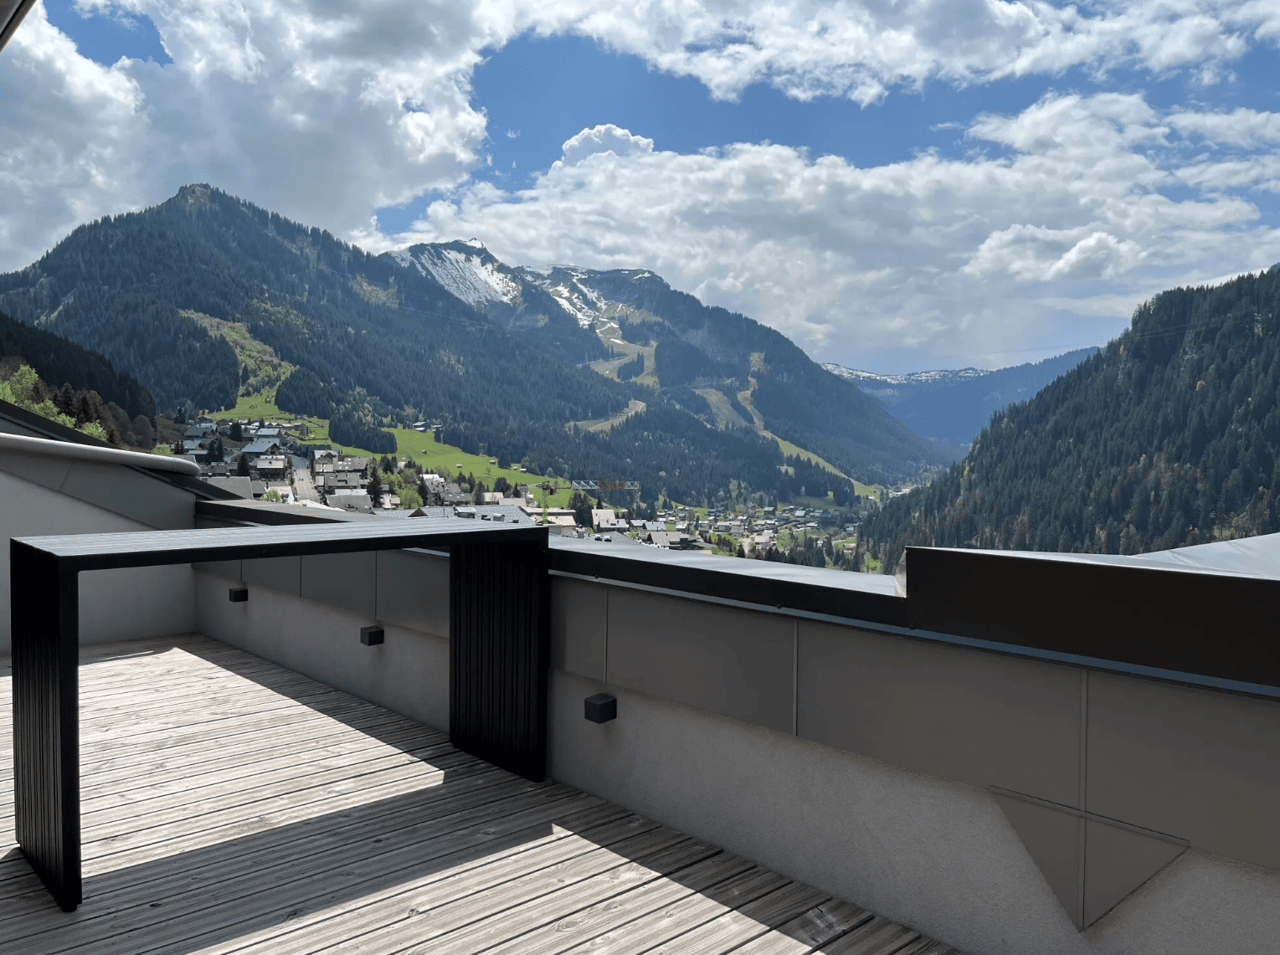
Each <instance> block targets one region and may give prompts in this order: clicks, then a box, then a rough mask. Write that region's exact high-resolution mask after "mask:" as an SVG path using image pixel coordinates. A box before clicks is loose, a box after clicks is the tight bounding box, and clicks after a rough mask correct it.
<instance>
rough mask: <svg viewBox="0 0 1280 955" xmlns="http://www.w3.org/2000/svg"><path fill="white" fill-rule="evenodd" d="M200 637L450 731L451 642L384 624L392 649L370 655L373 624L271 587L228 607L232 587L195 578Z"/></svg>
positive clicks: (385, 645)
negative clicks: (364, 636)
mask: <svg viewBox="0 0 1280 955" xmlns="http://www.w3.org/2000/svg"><path fill="white" fill-rule="evenodd" d="M195 589H196V601H195V603H196V610H197V613H196V629H198V630H199V631H201V632H202V633H205V634H206V635H208V636H210V637H213V638H215V639H218V640H222V641H223V642H224V643H229V644H231V645H232V646H235V647H239V648H240V649H242V650H248V651H249V652H250V653H255V654H257V655H258V656H260V657H263V658H264V659H267V660H271V661H273V662H275V663H279V664H281V665H282V666H286V667H289V668H290V669H291V670H296V671H297V672H299V673H302V674H305V675H306V676H310V677H313V678H314V679H317V680H320V681H321V682H323V683H327V684H328V685H330V686H333V687H336V688H338V689H340V690H345V691H347V692H348V693H352V694H354V695H356V696H358V697H360V698H362V699H365V700H369V701H370V702H373V703H377V704H379V705H381V706H385V707H387V708H388V709H391V710H394V711H395V712H397V713H402V714H404V715H405V716H408V717H411V718H413V719H415V720H418V721H419V722H422V723H425V724H427V725H428V726H434V727H437V728H439V729H448V726H449V642H448V640H443V639H441V638H439V637H436V636H433V635H430V634H425V633H420V632H418V631H415V630H409V629H407V628H404V627H397V626H394V625H389V624H383V628H384V630H385V631H386V642H385V643H383V644H382V645H381V646H375V647H367V646H365V645H364V644H362V643H361V642H360V628H361V627H367V626H369V625H371V624H373V623H374V620H373V619H372V617H371V616H364V615H360V614H354V613H350V612H348V611H344V610H339V609H335V608H334V607H332V606H326V605H324V604H322V603H318V602H316V601H312V600H307V599H303V598H300V597H296V596H291V595H289V594H284V593H280V592H278V591H273V590H269V589H267V588H265V587H260V588H257V589H252V588H251V589H250V594H249V600H248V601H246V602H245V603H238V604H233V603H231V602H230V601H228V600H227V583H226V579H225V578H222V577H218V576H215V575H212V574H205V573H198V574H196V585H195Z"/></svg>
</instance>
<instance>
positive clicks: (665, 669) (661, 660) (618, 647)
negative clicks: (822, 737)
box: [607, 587, 795, 733]
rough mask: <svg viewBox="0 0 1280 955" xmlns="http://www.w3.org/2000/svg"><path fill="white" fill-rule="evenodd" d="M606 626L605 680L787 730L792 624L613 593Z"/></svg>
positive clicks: (790, 722)
mask: <svg viewBox="0 0 1280 955" xmlns="http://www.w3.org/2000/svg"><path fill="white" fill-rule="evenodd" d="M608 620H609V639H608V651H607V652H608V673H607V677H608V680H609V682H611V683H616V684H618V685H619V686H626V687H630V688H631V689H635V690H640V691H641V692H644V693H649V694H651V695H653V696H661V697H665V698H666V699H669V700H675V701H677V702H680V703H685V704H688V705H689V706H696V707H699V708H701V709H705V710H710V711H711V712H712V713H719V714H721V715H722V716H729V717H732V718H734V719H739V720H746V721H747V722H750V723H757V724H759V725H760V726H766V727H768V728H770V729H775V730H780V731H782V732H786V733H789V732H791V731H792V729H793V723H794V719H795V710H794V686H795V684H794V681H793V676H792V673H793V663H794V659H795V623H794V622H793V621H791V620H787V619H784V618H782V617H777V616H773V615H770V614H762V613H752V612H751V611H747V610H734V609H730V608H727V607H722V606H717V605H712V604H705V603H698V602H696V601H692V600H679V599H676V598H672V597H663V596H659V595H656V594H651V593H642V592H638V591H634V590H625V589H623V588H620V587H615V588H610V590H609V614H608Z"/></svg>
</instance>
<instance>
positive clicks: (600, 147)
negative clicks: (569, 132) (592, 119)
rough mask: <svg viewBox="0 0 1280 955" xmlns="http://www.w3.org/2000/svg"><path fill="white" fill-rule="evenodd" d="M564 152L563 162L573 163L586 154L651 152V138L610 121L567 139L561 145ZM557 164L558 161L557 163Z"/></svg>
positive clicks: (580, 159) (620, 155)
mask: <svg viewBox="0 0 1280 955" xmlns="http://www.w3.org/2000/svg"><path fill="white" fill-rule="evenodd" d="M561 149H562V152H563V154H564V159H563V163H564V164H566V165H570V166H572V165H575V164H576V163H580V162H582V161H583V160H584V159H586V158H587V157H588V156H595V155H598V154H606V155H613V156H618V157H626V156H637V155H642V154H644V153H651V152H653V140H652V139H646V138H645V137H644V136H633V135H631V132H630V130H626V129H619V128H618V127H617V126H614V125H613V124H612V123H607V124H605V125H603V126H593V127H591V128H590V129H584V130H583V131H582V132H580V133H578V134H577V135H576V136H574V137H572V138H571V139H569V140H567V141H566V142H565V144H564V146H563V147H561ZM557 165H559V163H557Z"/></svg>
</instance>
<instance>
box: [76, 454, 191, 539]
mask: <svg viewBox="0 0 1280 955" xmlns="http://www.w3.org/2000/svg"><path fill="white" fill-rule="evenodd" d="M60 490H61V491H62V493H63V494H65V495H68V496H70V497H74V498H76V499H78V500H81V501H84V502H85V503H87V504H92V505H93V506H95V507H100V508H102V509H103V510H107V511H113V512H114V513H116V514H120V515H122V516H124V517H128V518H130V519H132V520H135V521H138V522H139V523H141V524H143V525H145V526H147V527H153V528H162V529H176V528H190V527H193V526H195V524H194V521H195V503H194V498H193V497H192V496H191V494H190V493H188V492H187V491H183V490H181V489H180V488H176V487H174V486H173V485H172V484H167V483H165V482H164V481H157V480H156V479H155V478H151V477H148V476H147V475H145V474H141V473H139V472H137V471H134V470H131V469H129V468H124V467H121V466H120V465H118V464H106V463H103V462H100V461H74V462H73V463H72V466H71V470H70V471H69V472H68V474H67V477H66V480H64V481H63V482H62V486H61V488H60Z"/></svg>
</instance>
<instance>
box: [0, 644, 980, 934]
mask: <svg viewBox="0 0 1280 955" xmlns="http://www.w3.org/2000/svg"><path fill="white" fill-rule="evenodd" d="M7 662H8V661H7V660H6V659H4V658H0V955H9V953H14V955H55V953H63V952H66V953H76V955H107V953H119V955H152V953H156V955H159V953H165V955H194V953H232V952H238V953H245V955H303V953H313V952H333V953H335V955H337V953H341V955H347V953H361V955H383V953H393V952H398V953H406V955H408V953H415V955H417V953H421V955H427V953H430V955H450V953H458V955H474V953H480V952H486V953H494V955H499V953H513V955H514V953H520V955H551V953H558V952H572V953H576V955H587V953H640V952H654V953H657V952H665V953H677V952H679V953H697V955H703V953H705V955H712V953H718V952H730V951H732V952H740V953H758V955H802V953H808V952H824V953H829V955H948V953H954V955H958V953H955V950H954V949H952V948H950V947H948V946H945V945H942V944H941V943H938V942H935V941H932V940H930V939H927V938H924V937H922V936H921V935H919V933H917V932H915V931H912V930H911V929H908V928H904V927H902V926H900V925H896V924H894V923H892V922H889V921H887V920H885V919H882V918H879V917H876V916H873V915H872V914H870V913H868V912H865V911H863V910H862V909H859V908H858V907H857V906H854V905H851V904H849V903H847V902H843V901H840V900H837V899H833V898H831V897H830V896H828V895H826V894H825V893H823V892H820V891H818V890H816V889H812V888H810V887H808V886H806V885H802V884H800V883H797V882H793V881H791V880H789V879H787V878H785V877H783V876H780V875H777V874H775V873H773V872H770V871H768V870H766V869H762V868H760V867H759V866H756V865H753V864H752V863H750V862H748V861H746V860H744V859H740V858H737V857H736V856H733V855H731V854H730V853H727V852H724V851H722V850H720V849H718V848H716V847H715V846H712V845H708V844H706V843H704V842H700V841H698V840H697V839H694V838H691V837H689V836H686V835H684V834H683V833H680V832H677V831H675V830H673V829H669V828H667V827H665V826H660V825H657V824H656V823H654V822H651V821H649V820H646V819H642V818H640V817H638V816H636V815H634V814H632V813H629V812H627V811H626V810H624V809H620V808H619V807H617V806H614V805H611V804H610V803H607V802H604V801H603V800H600V799H597V798H595V797H593V796H589V795H587V794H585V793H582V792H580V791H578V790H576V789H573V788H571V787H569V786H565V785H560V784H556V783H553V782H546V783H530V782H528V781H526V780H524V779H521V778H519V777H517V776H514V775H512V774H510V773H507V772H504V771H502V770H499V769H496V768H494V767H493V766H491V765H489V764H488V763H485V762H483V761H481V760H478V759H475V758H473V757H470V756H467V755H466V754H463V753H461V752H459V751H457V750H455V749H453V748H452V747H451V746H450V745H449V742H448V739H447V737H446V736H445V735H444V734H442V733H440V732H439V731H437V730H433V729H429V728H428V727H425V726H423V725H421V724H418V723H415V722H413V721H411V720H408V719H405V718H404V717H401V716H397V715H396V714H394V713H391V712H390V711H388V710H385V709H382V708H381V707H378V706H374V705H372V704H369V703H366V702H364V701H362V700H359V699H356V698H355V697H352V696H349V695H347V694H345V693H341V692H339V691H337V690H333V689H331V688H329V687H327V686H325V685H323V684H320V683H317V682H315V681H314V680H310V679H308V678H306V677H303V676H300V675H298V674H296V673H294V672H292V671H290V670H286V669H284V668H282V667H279V666H275V665H274V664H270V663H267V662H265V661H263V660H261V659H259V658H257V657H254V656H251V655H249V654H246V653H242V652H240V651H238V650H234V649H232V648H230V647H227V646H225V645H223V644H221V643H217V642H215V641H212V640H208V639H206V638H204V637H198V636H196V637H184V638H181V639H179V640H171V641H146V642H137V643H129V644H114V645H112V646H110V647H99V648H89V649H87V650H86V651H85V653H84V655H83V657H82V666H81V721H80V725H81V727H82V737H81V753H82V756H81V761H82V775H83V821H84V859H85V883H84V894H85V901H84V904H83V905H82V906H81V907H80V908H79V910H78V911H76V912H74V913H70V914H69V913H65V912H62V911H61V910H60V909H59V908H58V907H57V906H56V905H55V904H54V902H53V901H52V899H51V898H50V897H49V895H48V893H47V892H46V891H45V889H44V888H43V887H42V886H41V884H40V883H39V881H38V880H37V879H36V877H35V876H34V875H33V874H32V873H31V870H30V868H29V867H28V865H27V863H26V861H25V860H24V859H23V857H22V855H21V853H20V852H19V851H18V849H17V847H16V845H15V844H14V837H13V766H12V755H11V746H12V727H11V720H12V706H11V703H10V678H9V671H8V669H7Z"/></svg>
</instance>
